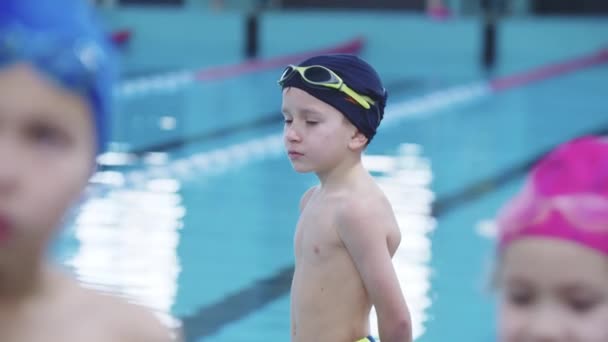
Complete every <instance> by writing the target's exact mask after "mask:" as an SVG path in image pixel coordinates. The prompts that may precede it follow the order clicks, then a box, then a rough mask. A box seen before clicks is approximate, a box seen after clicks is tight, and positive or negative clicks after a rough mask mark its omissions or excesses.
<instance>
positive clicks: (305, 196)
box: [300, 185, 319, 212]
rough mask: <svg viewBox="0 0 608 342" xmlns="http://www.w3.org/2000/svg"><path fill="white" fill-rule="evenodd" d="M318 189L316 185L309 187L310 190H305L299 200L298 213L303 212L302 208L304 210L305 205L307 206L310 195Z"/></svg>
mask: <svg viewBox="0 0 608 342" xmlns="http://www.w3.org/2000/svg"><path fill="white" fill-rule="evenodd" d="M318 188H319V186H318V185H314V186H311V187H310V188H308V190H306V192H304V194H303V195H302V198H301V199H300V212H301V211H303V210H304V208H306V204H308V201H309V200H310V198H311V197H312V195H313V194H314V193H315V192H316V191H317V189H318Z"/></svg>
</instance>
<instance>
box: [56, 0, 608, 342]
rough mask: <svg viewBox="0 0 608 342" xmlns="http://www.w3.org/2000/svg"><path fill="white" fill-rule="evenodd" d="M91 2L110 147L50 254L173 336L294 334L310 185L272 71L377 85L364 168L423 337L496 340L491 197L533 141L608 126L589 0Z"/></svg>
mask: <svg viewBox="0 0 608 342" xmlns="http://www.w3.org/2000/svg"><path fill="white" fill-rule="evenodd" d="M95 4H96V6H97V8H98V10H99V12H100V14H101V16H102V18H103V19H104V20H105V21H106V23H107V26H108V34H109V35H111V39H113V40H114V42H115V44H116V45H117V46H118V49H119V53H120V55H121V58H122V63H123V67H122V70H121V82H120V84H119V85H118V86H117V87H116V89H115V103H116V111H115V113H114V114H115V115H114V117H113V119H112V121H113V139H112V146H111V151H110V152H108V153H106V154H104V155H103V156H101V157H100V159H99V162H100V169H99V172H97V174H96V175H95V176H94V177H93V179H92V182H91V186H90V188H89V194H88V197H87V200H86V201H83V203H81V205H80V206H78V207H77V208H75V209H74V212H73V213H72V215H71V216H70V217H69V219H68V220H67V222H66V228H65V230H64V231H63V233H62V235H61V236H60V237H59V238H58V239H57V242H56V244H55V246H54V249H53V254H54V256H55V257H56V258H57V259H59V260H60V262H62V263H63V264H64V265H66V266H68V267H69V268H70V269H72V270H73V271H74V272H75V274H76V275H77V276H78V278H79V279H80V280H81V281H82V282H83V283H85V284H87V286H90V287H94V288H96V289H100V290H103V291H108V292H111V293H115V294H119V295H121V296H124V297H126V298H128V299H130V300H132V301H134V302H137V303H140V304H142V305H145V306H147V307H149V308H151V309H153V310H154V311H155V312H156V313H157V314H158V315H159V317H161V318H162V319H163V321H164V322H165V323H166V324H169V325H172V326H174V327H180V328H181V329H183V331H184V332H185V335H186V339H187V341H188V342H194V341H211V340H212V341H220V342H222V341H226V342H235V341H249V342H255V341H288V340H289V333H290V328H289V326H290V321H289V287H290V284H291V275H292V272H293V251H292V246H293V245H292V243H293V233H294V227H295V224H296V220H297V217H298V203H299V199H300V196H301V195H302V193H303V192H304V191H305V190H306V189H307V188H308V187H310V186H311V185H314V184H315V183H316V178H315V176H314V175H309V174H306V175H300V174H297V173H295V172H294V171H293V170H292V168H291V166H290V163H289V160H288V159H287V157H286V155H285V152H284V150H283V144H282V138H281V133H282V125H283V120H282V116H281V114H280V102H281V96H280V89H279V87H278V86H277V84H276V80H277V78H278V77H279V75H280V73H281V72H282V70H283V68H284V67H285V65H286V64H289V63H298V62H299V61H301V60H302V59H304V58H306V57H308V56H311V55H314V54H317V53H333V52H345V53H354V54H358V55H360V56H361V57H363V58H364V59H366V60H367V61H368V62H370V63H371V64H372V65H373V66H375V67H376V68H377V70H378V72H379V73H380V75H381V77H382V78H383V80H384V82H385V85H386V88H387V89H388V92H389V103H388V106H387V110H386V114H385V119H384V121H383V122H382V124H381V128H380V130H379V132H378V135H377V137H376V138H375V139H374V141H373V142H372V143H371V145H370V146H369V148H368V150H367V151H366V153H365V156H364V164H365V165H366V167H367V168H368V169H369V170H370V171H371V172H372V174H373V175H374V176H375V177H376V179H377V181H378V183H379V184H380V185H381V186H382V188H383V189H384V190H385V192H386V194H387V196H388V197H389V200H390V201H391V203H392V205H393V207H394V209H395V213H396V215H397V218H398V221H399V224H400V227H401V229H402V231H403V242H402V245H401V247H400V249H399V251H398V252H397V255H396V256H395V259H394V263H395V267H396V269H397V272H398V274H399V278H400V281H401V284H402V287H403V291H404V294H405V297H406V299H407V301H408V304H409V306H410V310H411V313H412V317H413V321H414V334H415V337H416V341H420V342H444V341H493V340H495V333H494V326H495V323H494V319H495V315H494V304H493V303H494V296H493V292H492V288H491V286H490V276H491V271H492V260H493V253H494V240H493V239H494V235H495V232H494V225H493V217H494V215H495V212H496V210H497V208H498V207H499V206H500V205H501V204H502V203H503V201H504V200H505V199H506V198H507V197H508V196H510V195H512V194H513V193H514V192H515V190H516V189H517V187H518V186H519V185H520V184H521V182H522V180H523V176H524V174H525V173H526V172H527V171H528V169H529V167H530V165H531V164H532V163H533V162H534V161H535V160H537V159H538V158H539V157H540V156H542V155H543V153H545V152H547V151H548V150H549V149H551V148H552V147H554V146H555V145H557V144H559V143H561V142H564V141H566V140H568V139H571V138H573V137H576V136H580V135H584V134H606V132H607V131H608V110H607V107H606V99H607V98H608V67H607V66H608V20H606V19H607V18H606V16H607V15H608V2H606V1H604V0H584V1H583V0H579V1H571V0H510V1H509V0H481V1H480V0H429V1H424V0H382V1H381V0H357V1H344V0H266V1H264V0H259V1H256V0H97V1H95ZM371 319H372V321H373V322H374V321H375V316H374V314H373V313H372V316H371ZM374 334H376V328H375V327H374Z"/></svg>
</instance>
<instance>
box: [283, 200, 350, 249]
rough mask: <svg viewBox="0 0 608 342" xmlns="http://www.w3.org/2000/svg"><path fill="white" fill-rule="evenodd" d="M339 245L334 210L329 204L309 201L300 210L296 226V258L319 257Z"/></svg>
mask: <svg viewBox="0 0 608 342" xmlns="http://www.w3.org/2000/svg"><path fill="white" fill-rule="evenodd" d="M340 247H341V243H340V239H339V236H338V232H337V230H336V222H335V213H334V210H333V209H332V208H331V206H330V205H324V204H323V203H314V204H313V203H311V205H309V206H307V207H306V209H305V210H304V211H303V212H302V214H301V216H300V219H299V220H298V224H297V227H296V234H295V241H294V248H295V253H296V258H300V259H303V258H306V259H307V260H315V259H320V258H324V257H327V256H329V255H330V254H331V253H332V252H333V251H335V249H336V248H340Z"/></svg>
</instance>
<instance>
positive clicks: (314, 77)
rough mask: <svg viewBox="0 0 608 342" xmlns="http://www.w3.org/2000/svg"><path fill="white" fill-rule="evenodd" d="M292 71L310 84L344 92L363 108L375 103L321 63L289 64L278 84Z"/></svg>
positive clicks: (287, 77)
mask: <svg viewBox="0 0 608 342" xmlns="http://www.w3.org/2000/svg"><path fill="white" fill-rule="evenodd" d="M294 71H297V72H298V73H299V74H300V76H302V79H303V80H304V81H306V82H308V83H310V84H312V85H316V86H323V87H327V88H332V89H336V90H338V91H341V92H343V93H345V94H346V95H348V96H350V97H351V98H352V99H353V100H355V101H357V103H358V104H360V105H361V107H363V108H365V109H370V108H371V105H373V104H375V102H374V100H372V99H371V98H370V97H368V96H365V95H361V94H358V93H357V92H355V91H354V90H352V88H350V87H349V86H347V85H346V84H345V83H344V81H343V80H342V78H340V76H338V75H337V74H336V73H335V72H333V71H331V70H330V69H328V68H326V67H324V66H322V65H309V66H303V67H299V66H295V65H289V66H288V67H287V68H285V71H283V74H282V75H281V78H280V79H279V82H278V83H279V85H281V86H283V84H284V83H285V81H286V80H288V79H289V78H290V77H292V76H293V73H294Z"/></svg>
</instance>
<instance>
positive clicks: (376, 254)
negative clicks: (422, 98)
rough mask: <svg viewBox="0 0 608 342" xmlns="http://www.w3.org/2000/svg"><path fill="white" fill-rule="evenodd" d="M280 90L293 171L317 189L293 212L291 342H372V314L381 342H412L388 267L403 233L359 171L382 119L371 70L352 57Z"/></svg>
mask: <svg viewBox="0 0 608 342" xmlns="http://www.w3.org/2000/svg"><path fill="white" fill-rule="evenodd" d="M279 84H280V85H281V87H282V88H283V105H282V112H283V116H284V118H285V128H284V139H285V145H286V148H287V151H288V155H289V159H290V160H291V163H292V165H293V167H294V169H295V170H296V171H298V172H314V173H316V175H317V177H318V178H319V180H320V184H319V185H317V186H315V187H312V188H311V189H309V190H308V191H306V193H305V194H304V195H303V197H302V199H301V203H300V210H301V216H300V219H299V221H298V224H297V228H296V233H295V241H294V245H295V246H294V249H295V273H294V278H293V283H292V289H291V310H292V332H291V334H292V340H293V341H302V342H304V341H317V342H353V341H373V337H371V336H368V335H369V332H370V328H369V314H370V311H371V307H372V305H373V306H375V309H376V313H377V315H378V328H379V332H380V339H381V340H382V342H405V341H411V340H412V332H411V319H410V315H409V310H408V308H407V305H406V303H405V299H404V297H403V294H402V292H401V289H400V285H399V281H398V279H397V276H396V274H395V270H394V268H393V264H392V256H393V255H394V253H395V251H396V249H397V247H398V246H399V243H400V240H401V235H400V230H399V227H398V225H397V222H396V219H395V217H394V214H393V212H392V208H391V206H390V203H389V202H388V200H387V199H386V197H385V196H384V194H383V193H382V191H381V190H380V188H379V187H378V186H377V185H376V183H375V182H374V180H373V178H372V177H371V175H370V174H369V173H368V172H367V170H365V168H364V167H363V165H362V164H361V154H362V151H363V150H364V149H365V147H366V146H367V144H368V143H369V142H370V140H371V139H372V138H373V137H374V135H375V133H376V129H377V127H378V125H379V124H380V121H381V120H382V117H383V115H384V106H385V104H386V98H387V93H386V90H385V89H384V88H383V86H382V84H381V81H380V79H379V77H378V75H377V73H376V72H375V71H374V69H373V68H372V67H371V66H370V65H369V64H367V63H366V62H364V61H363V60H361V59H360V58H358V57H356V56H352V55H323V56H316V57H313V58H310V59H308V60H306V61H304V62H302V63H301V64H300V65H299V66H297V67H296V66H289V67H287V69H285V71H284V72H283V75H282V76H281V78H280V80H279ZM365 336H367V337H365Z"/></svg>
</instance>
